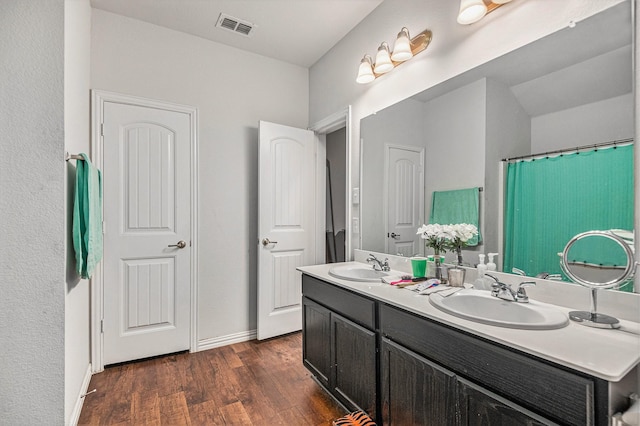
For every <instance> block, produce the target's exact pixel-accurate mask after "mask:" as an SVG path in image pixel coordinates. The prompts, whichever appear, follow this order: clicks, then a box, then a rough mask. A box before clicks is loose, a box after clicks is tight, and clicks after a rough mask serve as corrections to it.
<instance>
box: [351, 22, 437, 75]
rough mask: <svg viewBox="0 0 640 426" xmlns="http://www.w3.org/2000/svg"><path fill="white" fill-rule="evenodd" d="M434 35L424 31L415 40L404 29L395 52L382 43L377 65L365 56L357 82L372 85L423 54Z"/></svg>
mask: <svg viewBox="0 0 640 426" xmlns="http://www.w3.org/2000/svg"><path fill="white" fill-rule="evenodd" d="M431 38H432V33H431V31H430V30H424V31H423V32H421V33H420V34H418V35H417V36H415V37H414V38H410V37H409V30H408V29H407V28H402V29H401V30H400V32H399V33H398V38H397V39H396V42H395V44H394V46H393V52H390V51H389V45H388V44H387V42H384V41H383V42H382V44H380V47H378V53H376V59H375V63H374V62H373V59H372V58H371V56H369V55H364V57H363V58H362V60H361V61H360V66H359V68H358V77H357V78H356V81H357V82H358V83H361V84H366V83H370V82H372V81H373V80H375V79H376V78H377V77H379V76H381V75H382V74H385V73H388V72H389V71H391V70H392V69H394V68H395V67H397V66H398V65H400V64H401V63H403V62H405V61H407V60H409V59H411V58H413V57H414V56H415V55H417V54H418V53H420V52H422V51H423V50H425V49H426V48H427V46H428V45H429V43H431Z"/></svg>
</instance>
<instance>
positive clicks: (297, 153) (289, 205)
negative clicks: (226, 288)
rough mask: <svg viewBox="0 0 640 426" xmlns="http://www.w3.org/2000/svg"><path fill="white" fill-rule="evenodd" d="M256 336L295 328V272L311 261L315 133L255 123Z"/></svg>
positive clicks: (297, 276)
mask: <svg viewBox="0 0 640 426" xmlns="http://www.w3.org/2000/svg"><path fill="white" fill-rule="evenodd" d="M259 139H260V154H259V207H258V217H259V220H258V237H259V241H258V339H267V338H269V337H273V336H279V335H281V334H285V333H290V332H292V331H297V330H300V329H301V327H302V312H301V302H302V300H301V298H302V288H301V285H302V283H301V274H300V272H298V271H296V268H297V267H298V266H305V265H309V264H312V263H313V262H314V259H315V254H314V242H315V239H314V229H315V228H314V226H315V155H314V152H315V148H314V146H315V136H314V134H313V132H311V131H309V130H302V129H296V128H293V127H288V126H282V125H279V124H274V123H268V122H264V121H261V122H260V138H259Z"/></svg>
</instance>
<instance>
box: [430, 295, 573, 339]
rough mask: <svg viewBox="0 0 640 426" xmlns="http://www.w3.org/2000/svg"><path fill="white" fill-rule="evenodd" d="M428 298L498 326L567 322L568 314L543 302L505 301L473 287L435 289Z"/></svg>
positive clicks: (457, 313)
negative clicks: (444, 291) (443, 292)
mask: <svg viewBox="0 0 640 426" xmlns="http://www.w3.org/2000/svg"><path fill="white" fill-rule="evenodd" d="M429 302H431V304H432V305H433V306H435V307H436V308H438V309H440V310H441V311H444V312H446V313H448V314H451V315H455V316H457V317H460V318H464V319H467V320H471V321H476V322H481V323H484V324H489V325H495V326H498V327H507V328H520V329H526V330H552V329H556V328H562V327H565V326H567V325H568V324H569V318H568V317H567V315H566V314H565V313H564V312H562V311H560V310H558V309H556V308H554V307H553V306H550V305H546V304H543V303H539V302H535V301H529V303H517V302H508V301H506V300H502V299H499V298H497V297H494V296H491V293H489V292H486V291H479V290H475V289H464V290H460V291H458V292H456V293H454V294H451V295H449V296H443V295H441V294H439V293H434V294H432V295H430V296H429Z"/></svg>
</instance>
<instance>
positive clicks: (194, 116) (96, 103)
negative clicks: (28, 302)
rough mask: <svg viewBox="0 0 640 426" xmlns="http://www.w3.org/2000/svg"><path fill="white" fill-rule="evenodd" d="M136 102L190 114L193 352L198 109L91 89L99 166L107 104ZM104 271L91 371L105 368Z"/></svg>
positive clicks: (94, 304)
mask: <svg viewBox="0 0 640 426" xmlns="http://www.w3.org/2000/svg"><path fill="white" fill-rule="evenodd" d="M105 102H113V103H120V104H124V105H137V106H143V107H147V108H156V109H162V110H167V111H174V112H181V113H184V114H187V115H189V122H190V126H191V143H190V146H191V157H190V158H191V177H190V186H191V235H190V238H191V266H190V267H191V301H190V303H191V318H190V330H189V350H190V351H191V352H194V351H195V350H196V348H197V345H198V334H197V333H198V296H197V295H198V279H197V271H198V187H197V185H198V137H197V130H198V109H197V108H195V107H192V106H188V105H181V104H174V103H170V102H165V101H158V100H154V99H147V98H142V97H139V96H131V95H124V94H121V93H115V92H108V91H104V90H92V91H91V156H92V157H91V159H92V161H93V163H94V164H95V165H96V167H98V168H99V169H103V161H104V160H103V156H102V153H103V151H102V148H103V147H102V143H103V140H102V135H101V124H102V122H103V118H104V103H105ZM103 216H104V214H103ZM103 283H104V271H103V269H102V262H100V263H99V264H98V267H97V268H96V272H95V274H94V276H93V278H92V280H91V285H92V287H91V289H92V291H91V365H90V367H91V372H92V373H99V372H101V371H103V370H104V357H103V355H104V336H103V334H102V326H101V322H102V319H103V318H104V306H103V292H104V284H103Z"/></svg>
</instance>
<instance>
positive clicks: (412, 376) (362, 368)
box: [303, 275, 609, 426]
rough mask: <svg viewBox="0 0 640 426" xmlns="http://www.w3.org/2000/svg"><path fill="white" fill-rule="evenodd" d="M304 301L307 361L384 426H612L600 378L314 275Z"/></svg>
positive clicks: (338, 393)
mask: <svg viewBox="0 0 640 426" xmlns="http://www.w3.org/2000/svg"><path fill="white" fill-rule="evenodd" d="M303 307H304V309H303V362H304V365H305V366H306V367H307V368H308V369H309V370H310V371H311V372H312V373H313V374H314V376H315V377H316V378H317V380H318V382H319V383H321V384H322V385H323V386H325V387H326V388H327V390H328V391H329V392H331V393H332V394H333V395H334V396H335V397H336V398H337V399H338V400H340V401H341V402H342V403H343V404H345V406H346V407H347V408H349V409H363V410H365V411H367V412H368V413H369V415H370V416H372V418H375V419H376V420H377V421H378V424H381V425H399V426H406V425H447V426H449V425H461V426H462V425H486V426H493V425H504V426H511V425H530V426H533V425H550V424H561V425H576V426H588V425H591V426H600V425H607V424H608V412H607V406H608V398H609V397H608V383H607V382H606V381H604V380H602V379H598V378H595V377H592V376H589V375H586V374H582V373H579V372H575V371H574V370H570V369H568V368H565V367H562V366H559V365H556V364H553V363H550V362H548V361H545V360H542V359H539V358H536V357H534V356H531V355H529V354H526V353H523V352H520V351H517V350H514V349H511V348H508V347H506V346H503V345H500V344H498V343H495V342H492V341H488V340H485V339H483V338H480V337H478V336H474V335H472V334H469V333H467V332H463V331H460V330H458V329H455V328H453V327H450V326H447V325H445V324H441V323H439V322H436V321H433V320H431V319H427V318H425V317H423V316H420V315H416V314H414V313H411V312H408V311H405V310H403V309H401V308H398V307H396V306H391V305H388V304H386V303H384V302H381V301H376V300H373V299H369V298H367V297H365V296H361V295H359V294H356V293H353V292H351V291H348V290H345V289H342V288H340V287H338V286H334V285H332V284H329V283H326V282H324V281H322V280H318V279H316V278H313V277H310V276H307V275H303ZM376 358H377V359H378V361H376ZM376 387H377V392H376ZM376 404H379V405H378V406H377V407H378V410H376Z"/></svg>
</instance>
